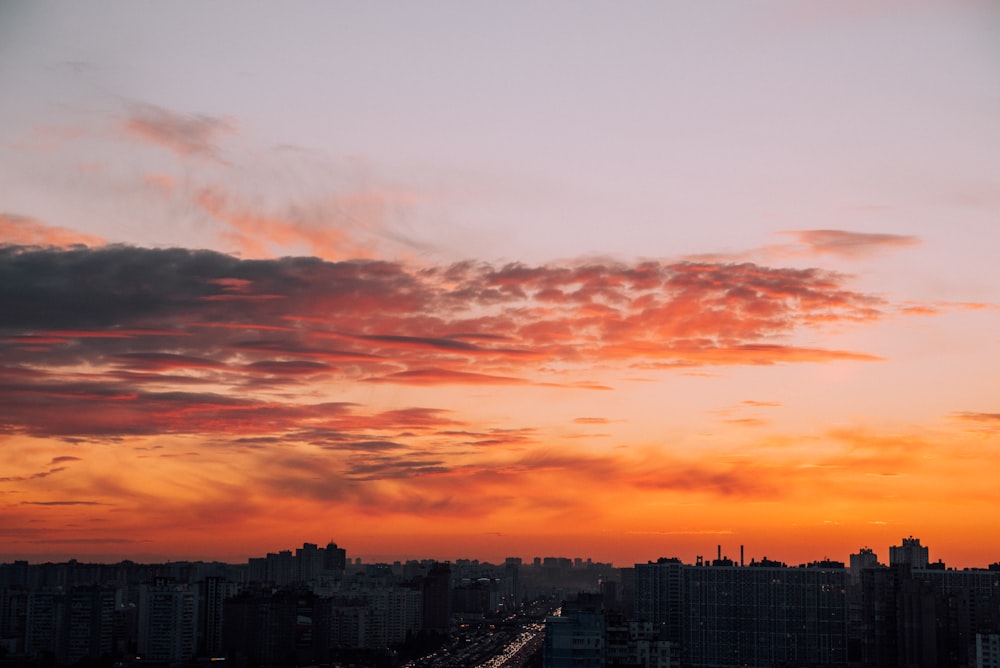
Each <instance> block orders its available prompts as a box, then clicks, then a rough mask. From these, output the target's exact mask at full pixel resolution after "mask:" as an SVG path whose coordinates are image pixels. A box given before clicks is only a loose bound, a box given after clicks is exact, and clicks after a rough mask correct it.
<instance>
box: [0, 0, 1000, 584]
mask: <svg viewBox="0 0 1000 668" xmlns="http://www.w3.org/2000/svg"><path fill="white" fill-rule="evenodd" d="M998 30H1000V5H997V4H996V3H994V2H989V1H987V0H947V1H946V0H905V1H904V0H875V1H872V0H794V1H793V0H752V1H747V2H738V3H737V2H722V1H716V0H712V1H709V2H697V3H693V2H672V1H658V2H643V1H640V0H635V1H631V2H627V3H620V2H599V1H595V0H584V1H583V2H579V1H573V2H564V1H559V0H554V1H552V2H546V3H532V2H520V1H518V2H505V3H469V2H457V1H444V0H440V1H433V0H432V1H431V2H424V3H403V2H395V3H393V2H340V1H338V2H303V1H300V2H291V3H280V4H272V3H242V2H241V3H237V2H228V1H219V2H210V3H135V2H108V1H107V0H98V1H96V2H91V3H86V4H83V3H73V2H52V3H34V2H28V1H27V0H6V1H5V2H0V90H2V91H3V103H2V104H0V509H2V510H0V546H2V547H0V561H3V560H8V561H9V560H13V559H29V560H32V561H42V560H63V559H68V558H77V559H81V560H94V561H96V560H119V559H125V558H129V559H134V560H160V559H221V560H227V561H236V562H238V561H243V560H245V559H246V558H247V557H249V556H259V555H262V554H264V553H266V552H271V551H277V550H280V549H288V548H292V547H294V546H296V545H301V544H302V543H303V542H317V543H321V544H325V542H327V541H328V540H333V541H335V542H337V543H338V544H339V545H340V546H341V547H344V548H345V549H346V550H347V552H348V555H349V556H350V557H352V558H353V557H358V556H360V557H362V558H364V559H365V560H389V559H418V558H436V559H455V558H477V559H483V560H489V561H499V560H502V559H503V558H504V557H506V556H522V557H525V558H530V557H532V556H549V555H552V556H569V557H574V556H581V557H592V558H594V559H595V560H600V561H610V562H613V563H615V564H616V565H619V566H628V565H631V564H633V563H637V562H645V561H647V560H651V559H653V560H655V559H656V558H658V557H661V556H679V557H681V558H682V559H684V560H685V561H694V559H695V556H696V555H706V556H712V555H714V554H715V550H716V546H717V545H721V546H722V551H723V552H724V553H726V554H728V555H729V556H732V557H735V555H736V553H737V551H738V550H739V546H740V545H743V546H745V549H746V555H747V559H748V560H749V559H750V558H761V557H763V556H767V557H769V558H772V559H780V560H784V561H787V562H789V563H801V562H804V561H810V560H814V559H821V558H824V557H829V558H832V559H839V560H842V561H846V560H847V557H848V555H849V554H850V553H851V552H856V551H857V550H858V549H859V548H861V547H863V546H868V547H871V548H873V549H874V550H875V552H876V553H877V554H878V555H879V557H880V558H881V560H882V561H883V562H885V561H888V546H889V545H897V544H899V543H900V539H901V538H903V537H907V536H911V535H912V536H917V537H919V538H920V539H921V540H922V542H923V544H925V545H928V546H929V547H930V556H931V560H937V559H943V560H944V561H945V562H946V563H947V564H949V565H953V566H961V567H965V566H975V567H984V566H986V565H987V564H989V563H993V562H998V561H1000V516H998V514H997V513H996V508H997V506H998V504H1000V485H998V484H997V483H998V481H1000V473H998V471H1000V465H998V464H1000V265H998V264H997V260H996V258H997V248H998V247H1000V41H998V40H997V39H996V35H997V34H998Z"/></svg>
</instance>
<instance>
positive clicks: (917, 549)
mask: <svg viewBox="0 0 1000 668" xmlns="http://www.w3.org/2000/svg"><path fill="white" fill-rule="evenodd" d="M927 563H928V551H927V548H926V547H925V546H923V545H921V544H920V539H919V538H914V537H913V536H910V537H909V538H904V539H903V544H902V545H893V546H892V547H890V548H889V565H890V566H896V565H899V564H908V565H909V566H910V568H927Z"/></svg>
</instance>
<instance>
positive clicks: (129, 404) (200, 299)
mask: <svg viewBox="0 0 1000 668" xmlns="http://www.w3.org/2000/svg"><path fill="white" fill-rule="evenodd" d="M845 283H846V278H845V277H844V276H842V275H840V274H837V273H833V272H827V271H822V270H819V269H811V268H807V269H792V268H775V267H766V266H761V265H756V264H751V263H742V264H725V263H706V262H700V263H692V262H678V263H661V262H648V261H647V262H639V263H633V264H627V263H582V264H573V263H564V264H559V265H538V266H528V265H522V264H509V265H503V266H493V265H489V264H478V263H472V262H466V263H459V264H453V265H430V266H426V265H424V266H410V265H407V264H403V263H399V262H385V261H376V260H351V261H344V262H330V261H324V260H321V259H318V258H310V257H285V258H280V259H274V260H242V259H239V258H236V257H233V256H230V255H225V254H222V253H216V252H211V251H196V250H186V249H179V248H170V249H146V248H134V247H128V246H105V247H101V248H93V249H91V248H82V247H77V248H68V249H55V248H49V249H41V248H33V247H14V246H6V247H0V286H2V287H0V312H3V313H4V318H3V321H2V322H0V354H2V355H3V358H2V359H3V366H0V429H6V430H14V431H24V432H26V433H33V434H48V435H59V436H62V437H64V438H70V437H73V436H84V437H95V436H98V435H101V434H105V435H111V436H124V435H137V434H149V433H154V432H156V431H160V432H163V433H181V432H184V433H196V432H199V431H203V432H204V433H211V434H216V433H222V432H225V431H226V430H232V431H233V433H236V434H240V435H245V436H251V435H252V436H261V437H263V436H268V435H271V434H272V433H283V432H284V431H287V430H289V429H292V428H293V427H294V425H295V424H296V423H297V421H302V420H313V419H315V415H316V410H317V409H316V405H314V404H300V403H298V402H297V401H296V400H295V399H294V398H292V397H294V396H295V395H296V394H299V395H305V394H307V393H309V392H315V391H318V389H319V388H320V387H327V388H328V387H331V386H336V385H340V386H343V387H348V386H355V384H357V383H364V382H367V383H382V384H396V385H410V386H424V387H430V386H442V385H451V386H454V385H478V386H494V387H504V386H511V387H513V386H518V385H523V386H533V387H557V388H579V389H603V390H607V389H609V387H610V386H609V385H608V384H607V383H605V382H597V381H595V380H593V376H594V372H593V369H594V368H595V366H599V367H601V368H604V369H616V368H617V369H619V370H621V371H622V372H625V371H627V370H629V369H642V368H661V369H670V368H677V369H691V368H692V367H706V366H720V365H771V364H791V363H803V362H811V363H817V362H822V363H826V362H832V361H842V360H848V361H875V360H878V359H879V358H878V357H876V356H874V355H871V354H868V353H865V352H861V351H851V350H841V349H836V348H823V347H816V346H801V345H796V344H795V343H794V342H793V341H790V340H789V339H791V338H792V337H794V335H795V334H796V333H797V332H800V331H803V330H810V331H820V330H822V329H823V328H825V327H827V326H829V325H830V324H850V323H864V322H869V321H874V320H878V319H879V318H881V317H882V312H883V310H884V309H885V306H886V305H885V303H884V302H883V301H882V300H880V299H877V298H875V297H872V296H869V295H865V294H862V293H859V292H855V291H852V290H850V289H849V288H848V287H847V286H846V285H845ZM278 388H281V391H282V392H283V393H284V394H282V395H274V394H269V393H272V392H274V391H276V390H277V389H278ZM53 415H55V416H58V417H57V419H53V418H52V416H53ZM269 432H271V433H269Z"/></svg>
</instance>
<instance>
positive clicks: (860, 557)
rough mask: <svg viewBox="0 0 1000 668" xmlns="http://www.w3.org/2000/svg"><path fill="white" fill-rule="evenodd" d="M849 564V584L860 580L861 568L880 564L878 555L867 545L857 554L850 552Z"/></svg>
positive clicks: (875, 566) (857, 582) (876, 566)
mask: <svg viewBox="0 0 1000 668" xmlns="http://www.w3.org/2000/svg"><path fill="white" fill-rule="evenodd" d="M925 549H926V548H925ZM850 564H851V569H850V576H851V584H859V583H860V582H861V571H862V570H863V569H865V568H878V567H879V566H880V564H879V563H878V555H877V554H875V552H873V551H872V549H871V548H868V547H863V548H861V549H860V550H859V551H858V553H857V554H852V555H851V561H850Z"/></svg>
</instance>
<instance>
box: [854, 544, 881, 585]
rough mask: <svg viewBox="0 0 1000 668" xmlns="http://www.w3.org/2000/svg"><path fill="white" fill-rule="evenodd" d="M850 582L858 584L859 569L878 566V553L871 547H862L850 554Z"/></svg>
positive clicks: (859, 580)
mask: <svg viewBox="0 0 1000 668" xmlns="http://www.w3.org/2000/svg"><path fill="white" fill-rule="evenodd" d="M850 564H851V569H850V576H851V584H858V583H860V582H861V571H862V570H863V569H865V568H878V567H879V565H880V564H879V563H878V555H877V554H875V552H873V551H872V549H871V548H868V547H863V548H861V549H860V550H859V551H858V553H857V554H852V555H851V560H850Z"/></svg>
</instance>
